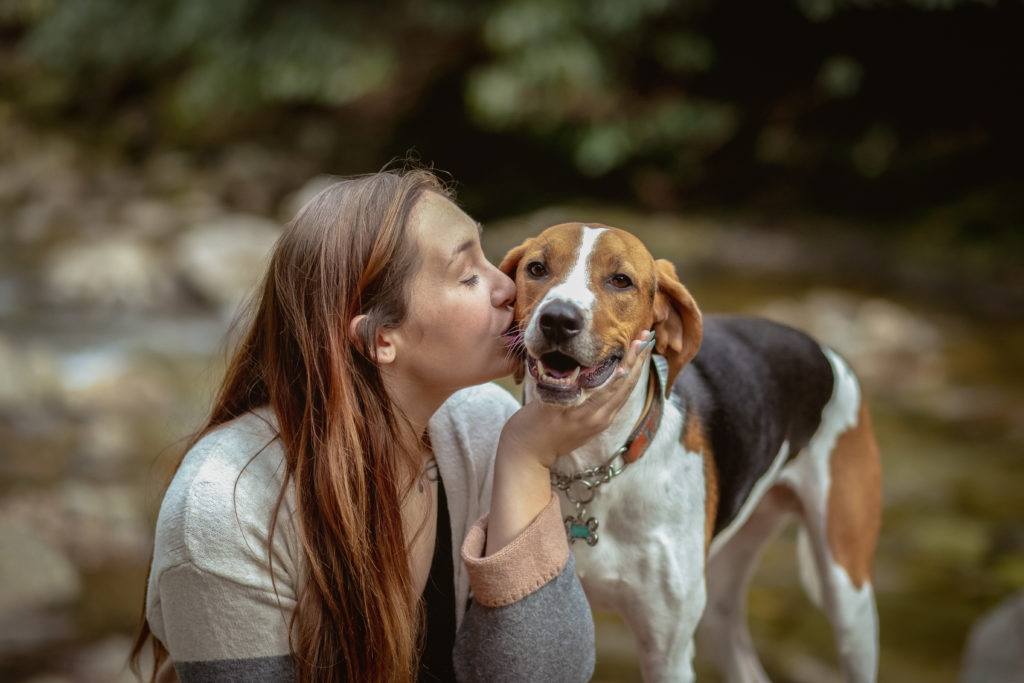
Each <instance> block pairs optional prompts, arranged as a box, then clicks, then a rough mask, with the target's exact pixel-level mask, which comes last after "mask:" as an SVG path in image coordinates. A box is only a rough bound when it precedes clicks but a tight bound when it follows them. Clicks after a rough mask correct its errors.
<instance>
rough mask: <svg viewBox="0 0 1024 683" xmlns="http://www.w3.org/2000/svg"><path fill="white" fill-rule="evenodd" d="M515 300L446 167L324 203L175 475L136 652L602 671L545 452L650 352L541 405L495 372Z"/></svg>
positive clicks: (336, 192) (166, 666)
mask: <svg viewBox="0 0 1024 683" xmlns="http://www.w3.org/2000/svg"><path fill="white" fill-rule="evenodd" d="M514 296H515V291H514V285H513V283H512V281H511V280H509V278H508V277H506V276H505V275H504V274H503V273H501V272H500V271H498V270H497V269H496V268H495V267H494V266H492V265H491V264H490V263H489V262H488V261H487V260H486V258H485V257H484V255H483V251H482V249H481V246H480V228H479V226H478V224H477V223H475V222H474V221H472V220H471V219H470V218H469V217H468V216H467V215H466V214H465V213H463V212H462V211H460V210H459V209H458V208H457V207H456V206H455V204H453V203H452V201H451V200H450V199H449V198H448V196H447V193H446V190H445V188H443V187H442V186H441V184H440V183H439V182H438V180H437V178H436V177H435V176H434V175H433V174H431V173H430V172H428V171H423V170H416V171H410V172H404V173H399V172H384V173H378V174H374V175H370V176H365V177H361V178H356V179H350V180H345V181H342V182H339V183H337V184H335V185H333V186H331V187H329V188H327V189H326V190H324V191H323V192H321V193H320V194H319V195H317V196H316V197H314V198H313V199H312V200H311V201H310V202H309V203H308V204H307V205H306V206H305V207H303V208H302V209H301V210H300V212H299V213H298V215H297V216H296V217H295V218H294V219H293V221H292V222H291V223H290V224H289V226H288V227H287V229H286V230H285V232H284V233H283V234H282V236H281V238H280V240H279V241H278V243H277V245H276V247H275V249H274V253H273V256H272V259H271V263H270V266H269V269H268V272H267V275H266V278H265V281H264V283H263V287H262V292H261V294H260V296H259V298H258V299H257V300H256V302H255V313H254V315H253V317H252V320H251V322H250V323H249V327H248V328H247V333H246V334H245V336H244V338H243V340H242V342H241V344H240V346H239V348H238V350H237V351H236V352H235V355H234V357H233V359H232V361H231V362H230V364H229V366H228V369H227V373H226V376H225V378H224V380H223V383H222V384H221V387H220V391H219V394H218V396H217V399H216V401H215V404H214V408H213V411H212V414H211V416H210V418H209V420H208V421H207V423H206V426H205V427H204V428H203V429H202V430H201V432H200V435H199V437H198V438H197V440H196V441H195V442H194V443H193V445H192V447H191V448H190V450H189V451H188V453H186V455H185V457H184V459H183V460H182V462H181V464H180V465H179V467H178V470H177V472H176V474H175V476H174V479H173V481H172V482H171V484H170V486H169V488H168V490H167V492H166V494H165V497H164V501H163V504H162V506H161V511H160V517H159V520H158V522H157V529H156V538H155V543H154V554H153V563H152V566H151V569H150V578H149V584H148V591H147V598H146V608H145V615H146V619H145V620H144V622H143V626H142V629H141V631H140V635H139V637H138V638H137V639H136V643H135V647H134V649H133V664H134V665H136V666H137V665H138V660H139V657H140V653H141V651H142V649H143V647H144V646H145V644H146V642H147V641H148V640H150V639H152V640H153V645H154V651H155V652H156V653H157V667H158V671H157V676H156V677H162V676H163V675H170V674H171V669H170V666H171V664H172V663H173V667H174V671H176V673H177V675H178V677H179V678H180V679H182V680H184V681H213V680H224V679H230V680H282V679H285V680H290V679H293V678H294V679H297V680H300V681H313V680H318V681H319V680H346V681H410V680H414V679H419V680H450V679H451V678H453V677H455V676H457V677H458V678H460V679H473V680H475V679H481V678H490V679H492V680H574V679H576V680H581V679H586V678H588V677H589V676H590V673H591V671H592V667H593V622H592V620H591V616H590V612H589V608H588V606H587V604H586V601H585V599H584V597H583V595H582V591H581V588H580V586H579V582H578V580H577V579H576V576H575V573H574V571H573V570H574V564H573V561H572V558H571V555H570V554H569V552H568V547H567V545H566V541H565V537H564V531H563V527H562V522H561V519H560V514H559V511H558V503H557V499H556V498H555V497H554V496H553V495H552V493H551V489H550V483H549V474H548V467H549V466H550V465H551V463H552V462H553V461H554V459H555V458H556V457H558V455H560V454H562V453H566V452H568V451H570V450H572V449H574V448H576V447H578V446H579V445H582V444H583V443H585V442H586V441H587V440H588V439H589V438H590V437H592V436H593V435H595V434H596V433H597V432H598V431H600V430H601V429H603V428H605V427H606V426H607V425H608V424H609V423H610V421H611V418H612V417H613V416H614V414H615V412H616V411H617V410H618V409H619V408H620V407H621V405H622V403H623V402H624V400H625V398H626V396H627V395H628V393H629V390H630V389H631V386H632V383H633V382H634V381H635V378H636V375H637V374H638V373H633V376H632V377H626V375H628V374H629V373H628V370H629V369H631V368H633V367H636V363H637V362H639V360H638V357H641V356H642V357H643V358H646V357H647V354H648V352H647V350H646V349H641V346H642V341H645V339H644V340H637V341H635V342H634V345H633V348H632V349H631V353H630V354H629V356H628V358H627V359H626V360H625V362H624V363H623V369H622V370H621V371H620V374H619V375H618V376H616V378H615V379H614V381H612V382H610V383H609V386H608V388H607V389H606V390H604V391H603V392H600V394H599V395H597V396H595V397H594V398H593V400H590V401H588V402H587V403H586V404H585V405H583V406H581V407H579V408H575V409H571V410H565V409H560V408H556V407H551V406H546V405H543V404H540V403H530V404H529V405H526V406H523V407H520V406H519V404H518V403H517V402H516V401H515V400H514V399H513V398H512V397H511V396H510V395H509V394H508V393H507V392H505V391H504V390H502V389H500V388H498V387H496V386H495V385H488V384H483V386H477V385H481V384H482V383H486V382H489V381H490V380H492V379H495V378H498V377H501V376H504V375H507V374H509V373H510V372H511V371H512V370H513V369H514V367H515V364H516V363H517V356H516V354H515V353H514V352H513V350H512V347H513V346H514V335H513V334H511V333H510V330H511V329H512V312H511V311H512V302H513V300H514ZM645 337H646V334H645ZM488 513H489V514H488ZM481 516H484V517H483V519H480V521H479V522H478V523H477V525H475V526H473V523H474V522H475V521H476V520H478V518H480V517H481ZM471 526H472V529H471ZM464 539H465V544H464V545H462V544H463V540H464ZM460 545H462V553H461V558H460V556H459V555H458V553H457V552H453V549H454V551H458V549H459V547H460ZM470 587H472V593H473V599H472V601H470V600H469V595H470ZM467 604H468V607H467Z"/></svg>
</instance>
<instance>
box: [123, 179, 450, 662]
mask: <svg viewBox="0 0 1024 683" xmlns="http://www.w3.org/2000/svg"><path fill="white" fill-rule="evenodd" d="M428 191H432V192H439V193H441V194H444V195H445V196H447V195H448V192H447V190H446V188H445V187H444V186H443V185H442V184H441V182H440V181H439V179H438V178H437V176H435V175H434V174H433V173H432V172H430V171H426V170H422V169H417V170H412V171H404V172H394V171H387V172H381V173H377V174H373V175H369V176H362V177H358V178H353V179H348V180H344V181H341V182H338V183H336V184H334V185H332V186H330V187H328V188H327V189H325V190H323V191H322V192H320V193H319V194H318V195H317V196H316V197H314V198H313V199H311V200H310V201H309V202H308V203H307V204H306V205H305V206H304V207H303V208H302V209H301V210H300V211H299V213H298V214H297V215H296V217H295V218H294V219H293V220H292V221H291V222H290V223H289V225H288V227H287V228H286V230H285V232H284V233H283V234H282V236H281V238H280V240H279V241H278V243H277V245H276V246H275V248H274V252H273V256H272V258H271V262H270V266H269V268H268V271H267V274H266V277H265V279H264V281H263V285H262V292H261V294H260V296H259V297H258V298H257V299H255V300H254V304H255V313H254V314H253V315H252V317H251V320H250V322H249V323H248V325H247V327H246V330H247V331H246V333H245V334H244V336H243V338H242V341H241V343H240V345H239V346H238V348H237V349H236V351H235V352H234V355H233V356H232V358H231V360H230V362H229V364H228V368H227V371H226V373H225V376H224V379H223V382H222V383H221V385H220V389H219V391H218V394H217V397H216V399H215V402H214V406H213V409H212V411H211V414H210V417H209V419H208V421H207V422H206V425H205V426H204V427H203V429H201V430H200V432H199V434H198V435H197V437H196V438H195V439H194V440H193V441H192V444H194V443H195V441H197V440H198V439H199V438H200V437H202V436H203V435H204V434H206V433H208V432H210V431H211V430H213V429H214V428H216V427H217V426H218V425H222V424H224V423H226V422H228V421H230V420H232V419H234V418H236V417H238V416H239V415H242V414H244V413H246V412H248V411H250V410H252V409H253V408H256V407H258V406H261V405H266V404H270V405H271V406H272V407H273V409H274V413H275V414H276V417H277V421H278V430H279V438H280V440H281V443H282V445H283V447H284V452H285V457H286V463H287V473H288V475H289V476H288V477H286V478H285V482H284V485H283V487H282V490H281V493H280V495H279V497H278V500H277V505H276V507H275V509H274V513H273V515H272V516H271V522H270V523H271V538H272V537H273V533H274V526H273V525H274V521H276V519H277V511H278V508H280V505H281V503H282V501H283V499H284V495H285V492H286V490H287V487H288V486H294V491H295V500H296V511H295V517H296V527H297V530H298V534H299V540H300V543H301V547H302V552H303V555H304V576H303V577H301V585H300V587H299V594H298V600H297V604H296V607H295V609H294V612H293V614H292V618H291V624H290V627H291V631H290V643H291V650H292V654H293V657H294V661H295V667H296V674H297V677H298V680H300V681H312V680H318V681H321V680H348V681H410V680H412V679H413V678H415V672H416V666H417V660H418V642H419V641H418V637H419V633H418V632H419V624H420V623H421V615H420V607H419V596H417V595H414V594H413V587H412V580H411V576H410V568H409V560H408V551H407V547H406V538H405V534H404V532H403V525H402V516H401V503H402V500H403V498H404V496H405V495H406V493H407V492H408V487H409V486H410V485H411V482H412V479H411V475H412V474H413V473H414V472H415V468H416V467H417V460H416V457H417V456H416V450H417V445H418V444H417V443H414V442H413V439H414V438H415V436H414V435H413V434H412V432H411V430H410V429H409V428H408V427H409V425H408V423H407V422H406V421H405V420H404V418H403V417H402V416H401V415H400V414H399V413H398V412H397V410H396V409H395V407H394V406H393V404H392V401H391V400H390V399H389V397H388V395H387V391H386V390H385V387H384V382H383V380H382V377H381V373H380V371H379V369H378V366H377V365H376V364H375V363H374V362H372V360H370V359H371V358H373V357H374V337H375V331H376V330H377V329H378V328H380V327H382V326H385V327H386V326H395V325H398V324H400V323H401V322H402V320H403V319H404V318H405V316H406V312H407V302H408V299H409V287H410V283H411V280H412V278H413V275H414V274H415V272H416V268H417V265H418V259H417V251H416V249H415V240H414V238H413V237H412V236H411V235H410V234H409V231H408V223H409V218H410V215H411V213H412V211H413V207H414V206H415V204H416V202H417V200H418V199H419V198H420V197H421V196H422V195H423V193H424V192H428ZM360 314H362V315H366V316H367V317H366V318H365V319H364V320H363V323H362V324H361V325H360V327H359V330H358V333H359V335H360V336H361V339H360V340H358V341H357V342H355V343H354V342H353V341H352V340H351V339H350V338H349V334H348V333H349V325H350V321H351V320H353V319H354V318H355V317H356V316H357V315H360ZM143 609H145V608H143ZM150 638H151V634H150V631H149V625H148V623H146V621H145V618H143V622H142V624H141V627H140V631H139V634H138V635H137V637H136V639H135V643H134V646H133V648H132V655H131V657H132V660H131V661H132V665H133V668H134V669H135V670H136V671H138V666H139V660H140V655H141V652H142V650H143V648H144V647H145V645H146V643H147V642H148V641H149V640H150ZM152 640H153V645H154V651H155V652H156V659H157V666H158V667H159V665H160V664H161V663H162V662H164V661H165V660H166V657H167V653H166V650H164V649H163V647H162V644H160V643H159V641H157V640H156V639H155V638H153V639H152Z"/></svg>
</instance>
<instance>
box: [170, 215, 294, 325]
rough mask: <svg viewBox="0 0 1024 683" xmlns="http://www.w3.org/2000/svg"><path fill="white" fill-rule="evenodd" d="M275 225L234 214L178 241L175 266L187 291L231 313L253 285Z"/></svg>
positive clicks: (273, 238)
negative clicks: (187, 288)
mask: <svg viewBox="0 0 1024 683" xmlns="http://www.w3.org/2000/svg"><path fill="white" fill-rule="evenodd" d="M280 234H281V230H280V227H279V226H278V225H277V224H276V223H274V222H273V221H271V220H268V219H266V218H263V217H261V216H253V215H247V214H233V215H227V216H222V217H220V218H216V219H213V220H211V221H208V222H204V223H200V224H198V225H195V226H193V227H192V228H191V229H190V230H189V231H188V232H186V233H185V234H184V235H182V237H181V238H180V239H179V240H178V243H177V246H176V248H175V256H174V259H175V264H176V265H177V269H178V273H179V274H180V276H181V278H182V279H183V280H184V281H185V283H186V284H187V286H188V287H189V289H190V291H192V292H193V293H194V294H195V295H196V296H198V297H199V298H200V299H202V300H203V301H205V302H207V303H209V304H213V305H215V306H217V307H218V308H219V309H220V311H221V312H222V313H225V314H228V315H231V314H233V313H234V312H235V310H236V309H237V308H238V305H239V304H240V303H241V302H242V301H243V300H244V299H245V297H246V296H247V295H248V294H250V293H251V292H252V291H253V290H254V289H255V288H256V286H257V285H258V283H259V280H260V277H262V275H263V272H264V271H265V269H266V267H267V263H268V260H269V256H270V250H271V247H273V245H274V242H275V241H276V240H277V238H278V236H279V235H280Z"/></svg>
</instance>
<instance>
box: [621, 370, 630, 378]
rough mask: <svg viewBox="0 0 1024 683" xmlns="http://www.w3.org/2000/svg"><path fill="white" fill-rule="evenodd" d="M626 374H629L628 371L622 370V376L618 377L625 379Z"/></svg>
mask: <svg viewBox="0 0 1024 683" xmlns="http://www.w3.org/2000/svg"><path fill="white" fill-rule="evenodd" d="M628 374H629V370H623V371H622V374H621V375H619V376H620V377H625V376H626V375H628Z"/></svg>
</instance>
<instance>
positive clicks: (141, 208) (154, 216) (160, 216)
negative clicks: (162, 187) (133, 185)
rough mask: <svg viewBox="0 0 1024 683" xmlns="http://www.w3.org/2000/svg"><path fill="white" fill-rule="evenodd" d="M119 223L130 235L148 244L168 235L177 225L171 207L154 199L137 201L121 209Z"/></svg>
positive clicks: (176, 219) (174, 213)
mask: <svg viewBox="0 0 1024 683" xmlns="http://www.w3.org/2000/svg"><path fill="white" fill-rule="evenodd" d="M120 218H121V222H122V223H124V225H126V226H128V227H129V229H130V230H131V234H132V235H133V236H135V237H138V238H141V239H145V240H147V241H149V242H152V241H153V240H155V239H157V238H160V237H164V236H165V235H168V234H170V233H171V232H172V231H173V230H174V229H175V228H176V227H177V225H178V218H177V215H176V212H175V211H174V209H173V207H172V206H171V205H170V204H168V203H167V202H163V201H157V200H155V199H137V200H135V201H131V202H127V203H126V204H124V205H123V206H122V207H121V211H120Z"/></svg>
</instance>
